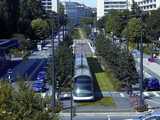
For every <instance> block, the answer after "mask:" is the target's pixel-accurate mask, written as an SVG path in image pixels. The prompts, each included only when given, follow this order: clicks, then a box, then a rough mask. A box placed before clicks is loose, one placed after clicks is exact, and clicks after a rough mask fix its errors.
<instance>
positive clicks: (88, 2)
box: [61, 0, 96, 7]
mask: <svg viewBox="0 0 160 120" xmlns="http://www.w3.org/2000/svg"><path fill="white" fill-rule="evenodd" d="M61 1H69V0H61ZM70 1H71V2H73V1H74V2H80V3H84V4H85V5H87V6H90V7H96V0H70Z"/></svg>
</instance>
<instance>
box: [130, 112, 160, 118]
mask: <svg viewBox="0 0 160 120" xmlns="http://www.w3.org/2000/svg"><path fill="white" fill-rule="evenodd" d="M130 120H160V112H149V113H147V114H145V115H144V116H140V117H138V118H135V119H130Z"/></svg>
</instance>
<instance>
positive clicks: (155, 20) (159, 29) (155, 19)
mask: <svg viewBox="0 0 160 120" xmlns="http://www.w3.org/2000/svg"><path fill="white" fill-rule="evenodd" d="M159 21H160V9H158V10H156V11H152V12H151V13H150V15H149V16H148V17H147V19H146V24H147V25H146V26H147V30H148V32H147V33H148V35H149V36H148V37H149V39H150V40H158V39H159V37H160V24H159Z"/></svg>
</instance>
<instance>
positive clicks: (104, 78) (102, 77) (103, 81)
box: [95, 72, 114, 91]
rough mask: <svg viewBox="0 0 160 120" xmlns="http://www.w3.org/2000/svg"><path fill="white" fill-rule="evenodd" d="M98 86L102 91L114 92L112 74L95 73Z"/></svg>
mask: <svg viewBox="0 0 160 120" xmlns="http://www.w3.org/2000/svg"><path fill="white" fill-rule="evenodd" d="M95 75H96V79H97V82H98V85H99V86H100V90H101V91H113V90H114V86H113V85H112V82H111V80H112V77H111V75H110V73H106V72H101V73H95Z"/></svg>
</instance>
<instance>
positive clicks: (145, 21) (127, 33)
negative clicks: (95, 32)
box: [97, 4, 160, 43]
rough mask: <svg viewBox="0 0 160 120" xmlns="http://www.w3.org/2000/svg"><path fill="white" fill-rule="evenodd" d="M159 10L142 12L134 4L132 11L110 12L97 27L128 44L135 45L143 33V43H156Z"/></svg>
mask: <svg viewBox="0 0 160 120" xmlns="http://www.w3.org/2000/svg"><path fill="white" fill-rule="evenodd" d="M159 21H160V9H158V10H154V11H150V12H143V11H141V10H140V8H139V7H138V5H136V4H134V5H133V7H132V11H128V10H125V11H114V10H113V11H111V12H110V13H109V14H107V15H105V16H104V17H102V18H101V19H100V20H99V21H98V22H97V26H98V28H100V30H102V29H104V30H105V32H106V33H107V34H111V33H112V34H113V35H114V36H117V37H119V38H126V39H128V40H129V42H130V43H137V42H138V41H139V40H140V37H141V31H142V33H143V42H144V43H152V41H158V40H159V36H160V24H159Z"/></svg>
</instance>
